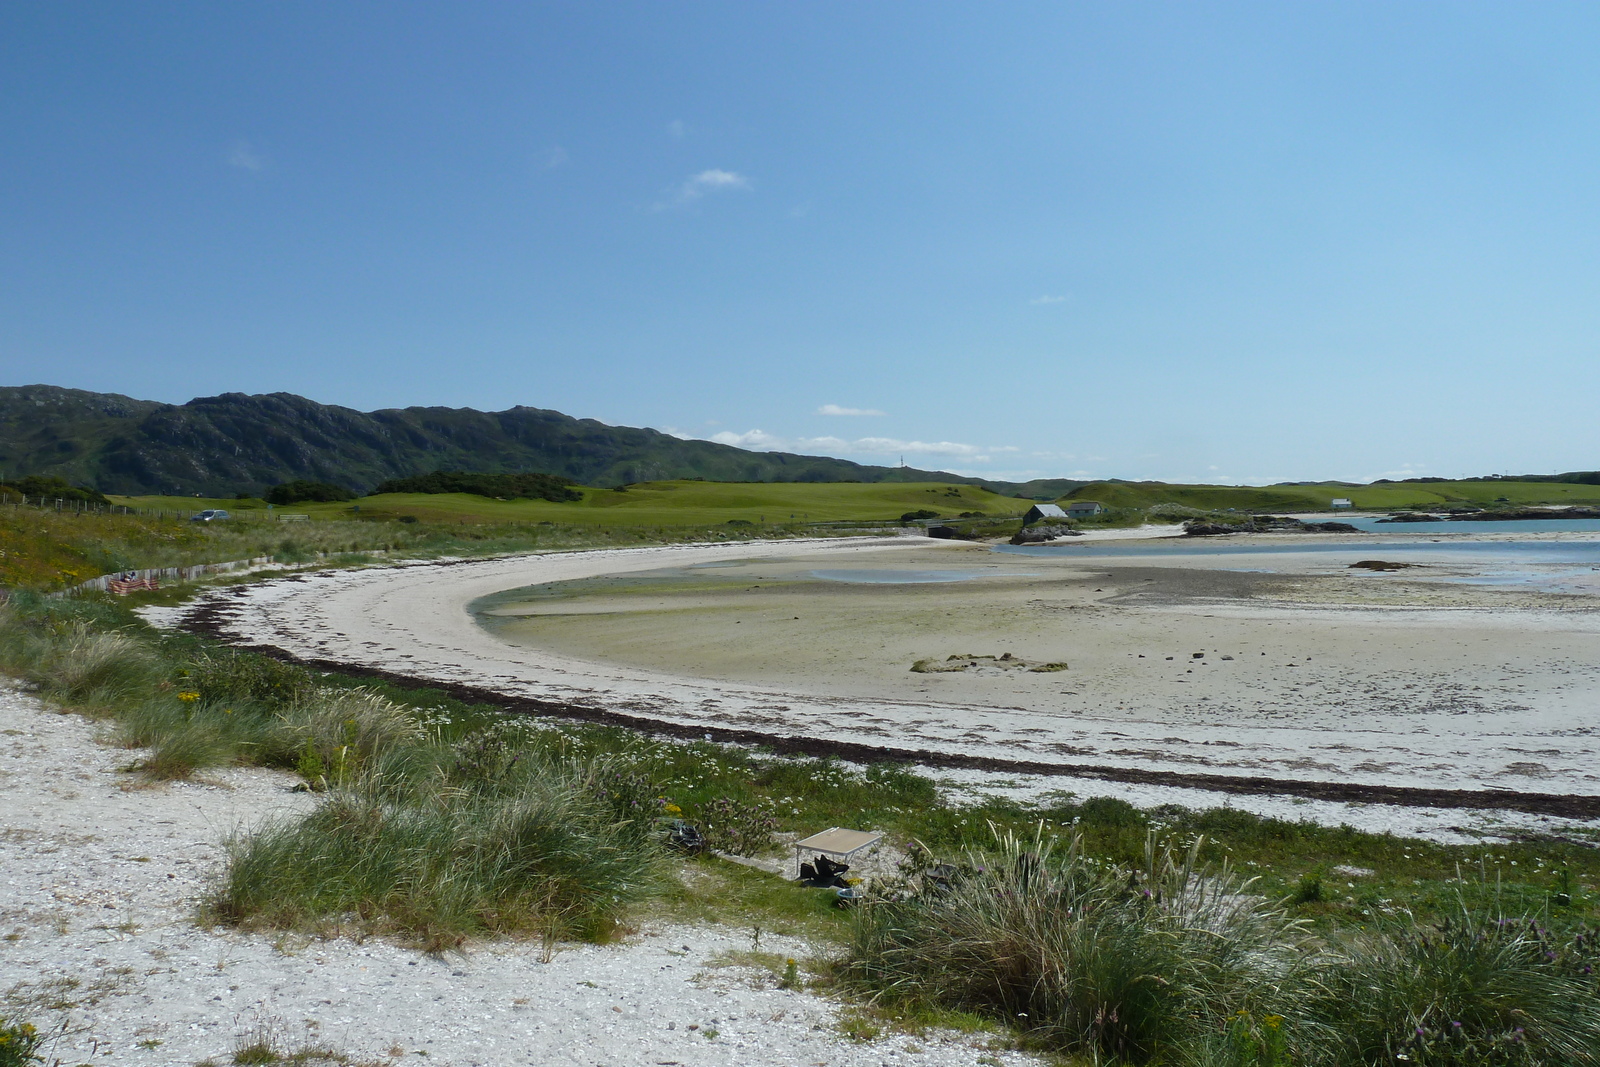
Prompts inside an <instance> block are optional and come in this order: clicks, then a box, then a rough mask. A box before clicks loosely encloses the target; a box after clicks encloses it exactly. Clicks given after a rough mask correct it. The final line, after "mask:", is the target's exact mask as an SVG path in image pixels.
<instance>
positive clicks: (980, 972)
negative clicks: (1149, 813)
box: [842, 830, 1600, 1067]
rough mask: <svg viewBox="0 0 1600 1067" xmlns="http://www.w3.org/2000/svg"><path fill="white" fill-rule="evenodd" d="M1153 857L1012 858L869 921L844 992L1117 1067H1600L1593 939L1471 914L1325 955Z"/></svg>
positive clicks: (929, 883) (913, 890) (1483, 912)
mask: <svg viewBox="0 0 1600 1067" xmlns="http://www.w3.org/2000/svg"><path fill="white" fill-rule="evenodd" d="M1200 851H1201V849H1200V847H1199V844H1198V843H1197V844H1195V845H1192V846H1191V847H1190V848H1189V849H1188V850H1187V851H1186V852H1184V853H1181V854H1180V853H1174V852H1173V851H1171V850H1166V849H1161V848H1160V847H1158V846H1157V845H1156V843H1155V839H1154V837H1153V835H1152V836H1149V837H1147V838H1146V842H1145V851H1144V858H1143V861H1142V862H1141V863H1139V864H1135V865H1132V866H1129V865H1121V864H1109V863H1106V862H1105V861H1103V860H1099V859H1097V858H1095V857H1093V856H1091V855H1090V854H1089V853H1088V851H1087V850H1086V847H1085V841H1084V838H1083V836H1082V835H1073V836H1071V837H1068V838H1065V839H1062V838H1056V837H1051V836H1049V835H1046V834H1044V833H1043V832H1042V830H1041V831H1040V832H1038V833H1036V834H1035V835H1034V837H1033V838H1032V839H1024V838H1021V837H1019V836H1018V835H1016V834H1014V833H1011V832H1000V833H999V834H998V841H997V843H996V844H995V845H994V846H993V847H991V848H989V849H986V850H984V851H982V852H974V853H970V854H969V855H968V856H967V857H966V859H965V861H964V862H963V863H961V864H960V865H959V866H957V867H953V868H952V867H950V866H948V865H946V866H942V867H940V868H937V869H934V870H931V871H929V870H924V871H922V872H920V876H915V877H913V878H912V879H911V881H910V882H909V883H908V884H907V885H905V886H890V887H886V888H885V889H883V890H881V891H880V894H879V895H878V897H877V898H876V899H872V900H869V901H868V902H867V903H866V904H865V905H864V906H863V907H862V908H861V909H860V910H859V912H858V914H857V918H856V922H855V925H854V930H853V937H852V940H851V943H850V945H849V949H848V952H847V954H846V957H845V959H844V961H843V964H842V971H843V974H844V975H845V978H846V981H847V982H849V983H850V984H852V985H853V986H855V987H856V988H857V989H859V990H861V991H862V992H865V993H869V994H872V995H875V996H877V997H879V998H880V999H882V1000H884V1001H887V1002H889V1003H891V1004H894V1005H896V1006H899V1007H902V1008H903V1009H905V1010H907V1011H909V1012H911V1013H913V1014H915V1013H919V1012H926V1011H927V1010H928V1009H929V1008H933V1009H936V1010H946V1011H948V1010H956V1011H964V1012H971V1013H975V1014H978V1015H980V1016H985V1017H988V1018H989V1019H991V1020H993V1021H994V1022H996V1023H999V1024H1001V1025H1004V1026H1007V1027H1009V1028H1011V1029H1013V1030H1015V1031H1017V1032H1019V1033H1020V1034H1021V1035H1022V1036H1023V1038H1024V1040H1025V1041H1026V1042H1027V1043H1028V1044H1030V1045H1033V1046H1035V1047H1040V1048H1045V1049H1050V1050H1053V1051H1057V1052H1063V1053H1076V1054H1087V1055H1089V1056H1091V1057H1094V1058H1095V1059H1096V1060H1097V1061H1099V1060H1105V1061H1108V1062H1112V1063H1130V1064H1146V1063H1178V1064H1193V1065H1195V1067H1200V1065H1208V1067H1209V1065H1218V1067H1221V1065H1227V1067H1250V1065H1262V1067H1290V1065H1297V1067H1368V1065H1372V1064H1422V1065H1425V1067H1467V1065H1469V1064H1470V1065H1488V1064H1505V1065H1510V1064H1527V1065H1548V1067H1585V1065H1590V1064H1594V1063H1597V1062H1600V986H1597V984H1596V980H1595V977H1594V967H1595V964H1596V962H1597V960H1600V954H1597V951H1596V947H1595V944H1594V941H1593V934H1592V933H1591V932H1589V931H1586V930H1580V931H1579V932H1577V933H1575V934H1574V933H1569V934H1567V935H1566V936H1564V937H1561V936H1555V935H1552V934H1551V933H1550V931H1548V930H1546V929H1545V928H1544V927H1543V926H1542V925H1541V924H1540V922H1539V921H1538V920H1537V919H1530V918H1518V919H1510V918H1505V917H1503V915H1502V913H1499V912H1497V911H1494V910H1492V909H1473V908H1471V907H1469V906H1467V905H1466V904H1465V902H1464V901H1463V902H1461V903H1460V905H1459V906H1458V907H1457V909H1456V910H1455V911H1454V912H1453V913H1452V914H1450V915H1448V916H1446V917H1445V918H1444V919H1443V920H1442V921H1440V922H1438V923H1434V924H1430V923H1424V922H1421V921H1419V920H1417V919H1416V918H1415V917H1406V918H1405V919H1404V920H1401V921H1394V922H1384V923H1378V924H1375V925H1373V926H1371V927H1361V928H1357V929H1355V930H1345V931H1342V932H1341V933H1340V935H1339V936H1336V937H1332V938H1314V937H1313V936H1312V935H1311V933H1310V931H1309V928H1308V924H1306V923H1305V922H1304V921H1302V920H1298V919H1296V918H1295V917H1294V916H1293V913H1292V910H1291V908H1290V907H1289V905H1288V902H1287V901H1285V902H1283V903H1272V902H1270V900H1269V898H1266V897H1264V896H1261V895H1259V894H1258V893H1257V892H1255V888H1256V887H1255V886H1253V885H1252V884H1251V882H1249V881H1246V880H1241V879H1240V878H1238V877H1237V876H1236V875H1235V874H1234V873H1233V872H1232V871H1231V870H1230V869H1229V868H1228V867H1227V866H1226V865H1222V866H1220V867H1216V868H1211V869H1207V868H1206V867H1205V866H1204V865H1203V864H1201V863H1200V862H1199V855H1200Z"/></svg>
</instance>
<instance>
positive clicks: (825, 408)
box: [817, 404, 883, 415]
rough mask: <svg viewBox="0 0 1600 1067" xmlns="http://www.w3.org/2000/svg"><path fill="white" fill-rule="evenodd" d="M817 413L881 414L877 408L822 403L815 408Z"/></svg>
mask: <svg viewBox="0 0 1600 1067" xmlns="http://www.w3.org/2000/svg"><path fill="white" fill-rule="evenodd" d="M817 414H818V415H882V414H883V412H881V411H879V410H878V409H877V408H842V407H840V406H839V405H838V404H824V405H822V406H821V407H820V408H818V409H817Z"/></svg>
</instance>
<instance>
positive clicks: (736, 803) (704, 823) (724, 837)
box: [698, 796, 778, 856]
mask: <svg viewBox="0 0 1600 1067" xmlns="http://www.w3.org/2000/svg"><path fill="white" fill-rule="evenodd" d="M698 814H699V823H700V831H701V833H703V834H704V835H705V839H706V845H707V846H708V847H710V848H712V849H715V850H716V851H718V852H726V853H728V854H730V855H734V856H760V855H763V854H765V853H768V852H771V851H772V835H773V833H774V832H775V831H776V830H777V829H778V820H777V819H776V818H774V817H773V805H772V802H771V801H767V800H741V799H738V798H736V797H731V796H720V797H717V798H715V799H714V800H712V801H711V802H710V803H709V804H706V805H704V806H703V807H701V809H700V810H699V812H698Z"/></svg>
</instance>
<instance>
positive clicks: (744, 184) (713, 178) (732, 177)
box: [678, 167, 750, 200]
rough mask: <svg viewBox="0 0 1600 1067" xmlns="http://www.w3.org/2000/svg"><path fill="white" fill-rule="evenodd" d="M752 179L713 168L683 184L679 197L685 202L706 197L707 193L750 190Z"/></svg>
mask: <svg viewBox="0 0 1600 1067" xmlns="http://www.w3.org/2000/svg"><path fill="white" fill-rule="evenodd" d="M748 188H750V179H749V178H746V177H745V176H744V175H743V174H738V173H736V172H734V171H731V170H719V169H717V168H715V167H713V168H712V169H710V170H703V171H701V172H700V173H699V174H696V175H695V176H694V177H693V178H690V179H689V180H688V181H686V182H684V183H683V188H682V189H680V190H678V195H679V196H681V197H682V198H683V199H685V200H693V199H695V198H696V197H701V196H705V195H706V194H707V193H714V192H718V191H720V190H723V189H748Z"/></svg>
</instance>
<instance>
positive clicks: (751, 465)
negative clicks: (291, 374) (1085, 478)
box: [0, 385, 1077, 496]
mask: <svg viewBox="0 0 1600 1067" xmlns="http://www.w3.org/2000/svg"><path fill="white" fill-rule="evenodd" d="M439 470H460V471H472V472H478V473H510V474H520V473H539V474H553V475H559V476H560V477H563V478H570V479H572V480H573V481H575V482H580V483H582V484H584V485H602V486H611V485H619V484H625V483H628V482H642V481H651V480H657V479H663V478H695V477H700V478H707V479H711V480H713V481H729V482H846V481H860V482H896V481H900V482H911V481H915V482H962V483H968V484H982V480H981V479H976V478H964V477H961V476H958V475H954V474H946V473H944V472H941V471H922V470H915V469H911V468H902V467H875V466H865V465H862V464H859V463H851V462H849V461H848V460H842V459H833V458H831V457H827V456H800V455H794V454H791V453H786V452H750V451H746V450H745V449H742V448H734V447H732V446H730V445H721V444H715V443H713V442H710V441H685V440H683V439H681V438H678V437H674V436H672V435H671V434H665V433H660V432H658V431H656V430H651V429H640V428H635V427H628V426H608V425H606V424H604V423H601V422H596V421H595V420H593V419H575V418H573V417H571V416H570V415H563V414H562V413H561V412H559V411H546V410H543V409H540V408H530V407H514V408H510V409H508V410H506V411H489V412H485V411H475V410H473V409H471V408H442V407H432V408H422V407H413V408H401V409H389V410H384V411H373V412H361V411H355V410H353V409H351V408H343V407H336V406H333V405H328V404H318V403H316V402H314V401H311V400H307V399H305V398H304V397H299V396H295V395H293V394H291V393H271V394H268V395H265V396H247V395H245V394H243V393H224V394H223V395H221V396H211V397H200V398H198V399H195V400H191V401H189V402H188V403H186V404H159V403H154V402H151V401H145V400H133V399H130V398H129V397H125V396H118V395H114V394H106V393H90V392H85V391H83V390H80V389H60V388H57V387H55V386H48V385H30V386H17V387H5V388H0V474H9V475H14V476H21V475H47V476H54V477H60V478H64V479H66V480H67V481H69V482H72V483H74V484H83V485H91V486H94V487H95V488H97V489H99V490H100V491H101V492H104V493H116V494H133V495H146V494H164V495H173V496H192V495H193V494H195V493H202V494H206V495H209V496H233V495H234V494H236V493H240V492H246V493H251V494H256V495H259V494H261V493H263V492H265V491H266V490H267V488H268V487H270V486H273V485H277V484H279V483H280V482H289V481H297V480H303V481H309V482H329V483H332V484H335V485H343V486H348V487H350V488H352V489H355V490H356V491H358V492H368V491H371V490H372V489H373V487H375V486H376V485H378V484H379V483H380V482H383V481H385V480H387V479H391V478H405V477H410V476H414V475H420V474H429V473H432V472H434V471H439ZM989 484H991V485H993V486H994V487H996V488H1001V489H1004V491H1006V492H1016V491H1017V487H1016V486H1013V485H1008V484H1006V483H989ZM1075 484H1077V483H1051V482H1039V483H1029V485H1030V490H1031V491H1030V495H1034V494H1035V493H1049V492H1050V491H1051V490H1054V492H1057V493H1059V492H1064V491H1065V490H1066V489H1069V488H1071V486H1072V485H1075Z"/></svg>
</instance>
